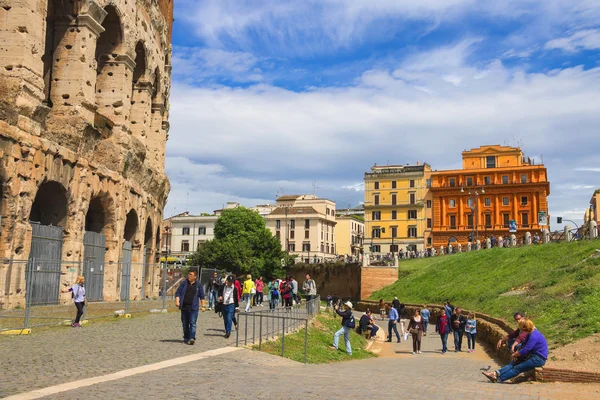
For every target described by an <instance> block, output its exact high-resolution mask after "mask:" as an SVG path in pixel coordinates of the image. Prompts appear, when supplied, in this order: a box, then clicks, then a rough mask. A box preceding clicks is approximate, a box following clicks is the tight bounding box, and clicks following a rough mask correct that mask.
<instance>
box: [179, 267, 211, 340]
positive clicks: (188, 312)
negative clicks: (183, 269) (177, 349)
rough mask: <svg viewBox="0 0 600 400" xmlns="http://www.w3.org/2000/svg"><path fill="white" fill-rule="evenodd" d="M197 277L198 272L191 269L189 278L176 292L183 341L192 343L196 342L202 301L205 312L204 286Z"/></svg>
mask: <svg viewBox="0 0 600 400" xmlns="http://www.w3.org/2000/svg"><path fill="white" fill-rule="evenodd" d="M197 277H198V276H197V272H196V271H194V270H190V272H188V278H187V279H186V280H184V281H183V282H181V284H180V285H179V287H178V288H177V292H175V305H176V306H177V308H179V309H180V310H181V324H182V325H183V343H185V344H192V345H193V344H194V343H195V342H196V321H197V320H198V309H199V308H200V307H199V306H200V303H201V305H202V308H201V309H202V312H204V288H203V287H202V284H201V283H200V282H198V280H197Z"/></svg>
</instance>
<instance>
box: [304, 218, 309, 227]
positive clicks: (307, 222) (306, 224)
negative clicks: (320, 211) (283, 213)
mask: <svg viewBox="0 0 600 400" xmlns="http://www.w3.org/2000/svg"><path fill="white" fill-rule="evenodd" d="M304 229H310V219H305V220H304Z"/></svg>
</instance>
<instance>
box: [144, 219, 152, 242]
mask: <svg viewBox="0 0 600 400" xmlns="http://www.w3.org/2000/svg"><path fill="white" fill-rule="evenodd" d="M144 246H147V247H152V219H150V217H148V219H147V220H146V231H145V232H144Z"/></svg>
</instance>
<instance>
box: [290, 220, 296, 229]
mask: <svg viewBox="0 0 600 400" xmlns="http://www.w3.org/2000/svg"><path fill="white" fill-rule="evenodd" d="M295 228H296V220H295V219H292V220H291V221H290V229H295Z"/></svg>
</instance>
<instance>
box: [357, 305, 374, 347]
mask: <svg viewBox="0 0 600 400" xmlns="http://www.w3.org/2000/svg"><path fill="white" fill-rule="evenodd" d="M359 325H360V331H361V332H362V333H364V332H366V331H371V333H370V335H369V339H373V340H374V339H375V336H376V335H377V331H378V330H379V327H378V326H377V325H375V321H374V320H373V317H372V313H371V310H369V309H368V308H367V311H365V313H364V314H363V316H362V317H360V322H359Z"/></svg>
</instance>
